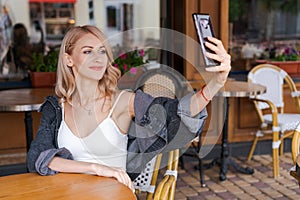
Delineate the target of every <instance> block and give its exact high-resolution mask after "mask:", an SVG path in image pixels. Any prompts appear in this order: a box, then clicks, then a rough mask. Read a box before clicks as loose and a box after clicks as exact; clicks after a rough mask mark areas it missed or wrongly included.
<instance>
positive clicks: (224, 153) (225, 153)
mask: <svg viewBox="0 0 300 200" xmlns="http://www.w3.org/2000/svg"><path fill="white" fill-rule="evenodd" d="M224 101H225V102H224V106H225V108H224V111H225V121H224V126H223V131H222V132H223V135H222V148H221V163H220V164H221V169H220V177H219V178H220V180H221V181H224V180H226V172H227V169H228V167H229V166H230V165H232V166H233V167H234V168H235V169H236V170H237V171H239V172H241V173H244V174H253V173H254V170H253V169H251V168H249V167H246V168H244V167H241V166H239V165H238V164H237V163H236V162H235V161H234V160H233V159H232V158H231V157H230V156H229V145H228V111H229V98H228V97H226V98H225V99H224Z"/></svg>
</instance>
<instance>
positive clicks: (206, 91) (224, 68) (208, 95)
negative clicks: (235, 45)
mask: <svg viewBox="0 0 300 200" xmlns="http://www.w3.org/2000/svg"><path fill="white" fill-rule="evenodd" d="M208 40H209V41H210V42H206V43H205V45H206V46H207V47H208V48H210V49H211V50H212V51H213V52H215V53H209V52H206V56H207V57H209V58H211V59H214V60H216V61H219V62H220V63H221V64H220V65H219V66H216V67H208V68H205V69H206V70H207V71H209V72H214V75H213V78H212V79H211V80H210V81H209V82H208V83H207V85H206V86H205V87H203V88H202V90H200V91H199V92H197V93H195V94H194V95H193V96H192V99H191V115H192V116H195V115H196V114H198V113H199V112H201V111H202V110H203V109H204V108H205V106H206V105H207V104H208V103H209V101H210V100H211V99H212V98H213V97H214V96H215V95H216V93H217V92H218V91H219V90H220V89H221V88H222V87H223V86H224V84H225V82H226V80H227V77H228V74H229V72H230V70H231V65H230V62H231V60H230V59H231V58H230V55H229V54H228V53H227V51H226V50H225V48H224V46H223V44H222V42H221V41H220V40H218V39H216V38H212V37H208Z"/></svg>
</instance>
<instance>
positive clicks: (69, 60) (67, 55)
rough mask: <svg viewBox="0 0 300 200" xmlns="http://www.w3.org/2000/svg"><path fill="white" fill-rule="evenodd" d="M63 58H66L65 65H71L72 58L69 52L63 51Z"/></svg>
mask: <svg viewBox="0 0 300 200" xmlns="http://www.w3.org/2000/svg"><path fill="white" fill-rule="evenodd" d="M65 59H66V64H67V66H68V67H73V59H72V57H71V56H70V55H69V54H67V53H65Z"/></svg>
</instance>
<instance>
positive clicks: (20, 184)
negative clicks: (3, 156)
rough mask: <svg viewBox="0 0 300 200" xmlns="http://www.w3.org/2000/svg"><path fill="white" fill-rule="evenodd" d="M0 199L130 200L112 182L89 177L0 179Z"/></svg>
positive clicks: (34, 175)
mask: <svg viewBox="0 0 300 200" xmlns="http://www.w3.org/2000/svg"><path fill="white" fill-rule="evenodd" d="M0 188H1V191H0V199H5V200H13V199H16V200H19V199H22V200H25V199H56V200H58V199H64V200H65V199H81V200H84V199H86V200H91V199H100V200H112V199H116V200H132V199H136V197H135V195H134V194H133V192H132V191H131V190H130V189H129V188H128V187H127V186H125V185H123V184H122V183H120V182H118V181H117V180H116V179H113V178H107V177H100V176H95V175H90V174H68V173H59V174H56V175H53V176H41V175H38V174H37V173H26V174H18V175H11V176H3V177H0Z"/></svg>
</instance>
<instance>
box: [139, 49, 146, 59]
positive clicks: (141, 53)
mask: <svg viewBox="0 0 300 200" xmlns="http://www.w3.org/2000/svg"><path fill="white" fill-rule="evenodd" d="M140 55H141V56H142V57H143V56H144V55H145V51H144V49H141V50H140Z"/></svg>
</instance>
